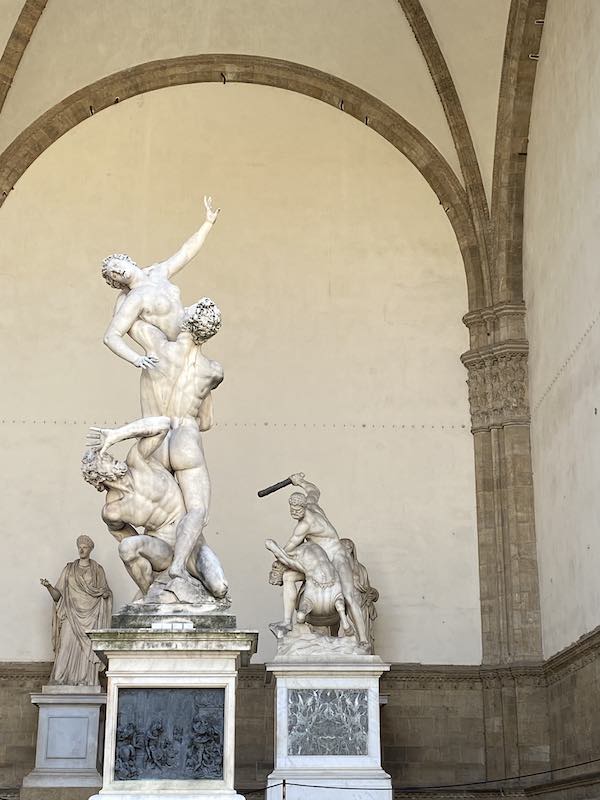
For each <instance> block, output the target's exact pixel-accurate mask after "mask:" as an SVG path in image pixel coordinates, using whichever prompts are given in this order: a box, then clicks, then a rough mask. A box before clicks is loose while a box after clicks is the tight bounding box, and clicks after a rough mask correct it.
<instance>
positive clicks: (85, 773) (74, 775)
mask: <svg viewBox="0 0 600 800" xmlns="http://www.w3.org/2000/svg"><path fill="white" fill-rule="evenodd" d="M60 786H84V787H85V786H91V787H96V786H97V787H100V786H102V776H101V775H100V773H99V772H98V770H96V769H62V770H61V769H56V768H54V769H34V770H33V772H30V773H29V775H26V776H25V777H24V778H23V787H24V788H25V789H28V788H38V787H43V788H53V787H60Z"/></svg>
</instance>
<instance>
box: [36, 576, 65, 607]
mask: <svg viewBox="0 0 600 800" xmlns="http://www.w3.org/2000/svg"><path fill="white" fill-rule="evenodd" d="M40 583H41V584H42V586H44V587H45V588H46V589H48V592H49V593H50V597H51V598H52V599H53V600H54V602H55V603H58V601H59V600H60V598H61V597H62V594H61V593H60V592H59V590H58V589H57V588H56V586H52V584H51V583H50V581H49V580H48V579H47V578H40Z"/></svg>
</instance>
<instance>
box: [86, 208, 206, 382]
mask: <svg viewBox="0 0 600 800" xmlns="http://www.w3.org/2000/svg"><path fill="white" fill-rule="evenodd" d="M204 206H205V208H206V220H205V222H204V224H203V225H202V227H201V228H200V229H199V230H198V231H196V233H195V234H194V235H193V236H191V237H190V238H189V239H188V240H187V241H186V242H184V244H183V245H182V246H181V247H180V248H179V250H178V251H177V252H176V253H175V254H174V255H172V256H171V257H170V258H167V260H166V261H161V262H159V263H157V264H152V265H151V266H150V267H146V268H145V269H140V267H138V265H137V264H136V263H135V261H132V259H131V258H130V257H129V256H128V255H126V254H125V253H113V255H111V256H108V257H107V258H105V259H104V261H103V262H102V276H103V277H104V280H105V281H106V282H107V283H108V285H109V286H112V287H114V288H115V289H120V290H121V293H120V294H119V297H118V298H117V303H116V305H115V310H114V313H113V318H112V320H111V322H110V325H109V326H108V328H107V330H106V333H105V334H104V344H105V345H106V346H107V347H108V348H109V350H112V351H113V353H115V355H117V356H119V357H120V358H123V359H125V361H129V363H130V364H133V365H134V366H135V367H141V368H142V369H153V368H154V367H155V366H156V363H157V358H156V357H154V355H153V354H150V355H148V354H146V355H143V356H140V354H139V353H138V352H136V351H135V350H134V349H133V348H132V347H130V346H129V345H128V344H127V342H126V341H125V336H126V335H127V334H128V333H129V332H130V330H131V326H132V325H133V323H134V322H135V321H136V320H142V321H143V322H147V323H148V324H149V325H154V326H155V327H156V328H158V330H160V331H162V333H164V335H165V336H166V337H167V339H169V340H170V341H174V340H175V339H176V338H177V336H178V335H179V332H180V330H181V323H182V321H183V315H184V308H183V305H182V304H181V297H180V293H179V289H178V288H177V286H175V285H174V284H172V283H171V281H170V278H172V277H173V275H176V274H177V273H178V272H179V271H180V270H182V269H183V268H184V267H185V266H186V264H188V263H189V262H190V261H191V260H192V259H193V258H194V257H195V256H196V255H198V252H199V251H200V248H201V247H202V245H203V244H204V242H205V240H206V237H207V236H208V234H209V231H210V229H211V228H212V226H213V225H214V223H215V221H216V219H217V216H218V215H219V211H220V209H218V208H217V209H216V210H213V207H212V199H211V198H210V197H205V198H204Z"/></svg>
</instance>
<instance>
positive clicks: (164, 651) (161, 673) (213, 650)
mask: <svg viewBox="0 0 600 800" xmlns="http://www.w3.org/2000/svg"><path fill="white" fill-rule="evenodd" d="M91 636H92V643H93V647H94V650H96V651H97V652H101V653H102V654H103V657H104V658H106V659H107V661H108V671H107V677H108V690H107V712H106V732H105V746H104V774H103V782H102V790H101V792H100V794H99V795H95V796H94V797H95V798H96V797H97V798H99V800H107V798H113V800H155V798H156V799H157V800H158V798H159V797H164V796H165V794H167V795H168V796H169V798H171V800H183V798H185V799H186V800H191V799H192V798H203V799H206V800H210V799H211V798H217V797H218V798H220V800H228V798H238V797H240V796H239V795H237V794H236V792H235V790H234V788H233V780H234V757H235V687H236V680H237V670H238V667H239V662H240V658H241V656H242V654H245V655H246V657H249V656H250V655H251V654H252V653H253V652H255V651H256V639H257V634H256V633H254V632H252V631H237V630H231V631H203V632H202V631H163V630H153V631H149V630H135V629H134V630H112V631H99V632H95V633H93V634H92V635H91ZM201 687H206V688H209V687H210V688H222V689H224V691H225V708H224V713H225V721H224V723H225V724H224V741H223V779H222V780H203V781H202V782H201V784H199V783H198V781H193V780H125V781H116V780H115V779H114V772H115V744H116V732H117V712H118V699H119V691H120V690H121V689H123V688H201ZM199 785H201V787H202V788H201V790H200V789H199V788H198V787H199Z"/></svg>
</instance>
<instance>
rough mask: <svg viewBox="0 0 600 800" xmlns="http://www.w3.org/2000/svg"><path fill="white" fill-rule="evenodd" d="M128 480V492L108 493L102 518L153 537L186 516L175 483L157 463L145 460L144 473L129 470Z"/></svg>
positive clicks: (138, 470)
mask: <svg viewBox="0 0 600 800" xmlns="http://www.w3.org/2000/svg"><path fill="white" fill-rule="evenodd" d="M131 477H132V487H131V490H128V491H119V490H114V489H111V490H110V491H109V492H108V494H107V497H106V506H105V512H104V514H105V517H107V518H109V519H111V518H112V519H118V520H119V521H121V522H125V523H128V524H129V525H133V526H134V527H135V528H144V529H145V530H146V533H149V534H152V533H153V532H158V531H160V530H161V529H162V528H164V527H167V526H172V525H175V524H176V523H177V522H178V521H179V520H180V519H181V517H182V516H183V515H184V514H185V506H184V503H183V498H182V496H181V491H180V489H179V486H178V484H177V481H176V480H175V478H174V477H173V476H172V475H171V474H170V472H168V470H166V469H165V468H164V467H163V466H162V465H161V464H159V463H158V461H155V460H154V459H153V458H150V459H148V461H146V466H145V467H144V468H143V469H139V468H135V469H132V470H131Z"/></svg>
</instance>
